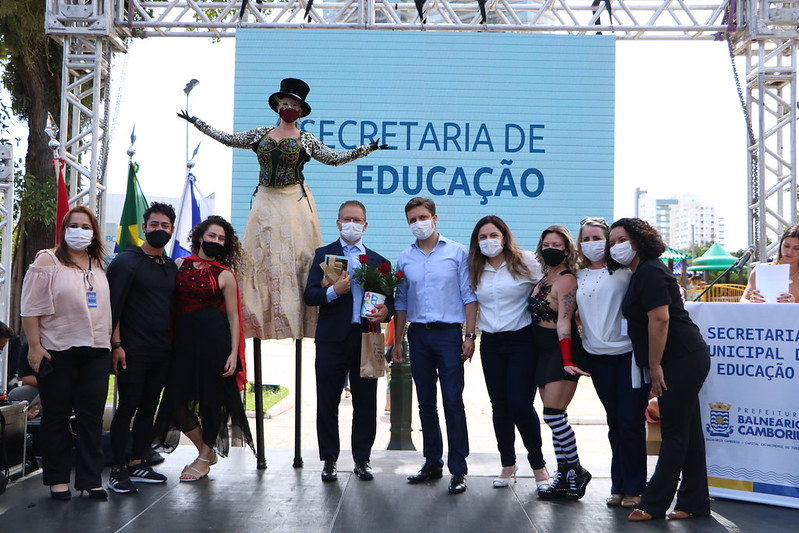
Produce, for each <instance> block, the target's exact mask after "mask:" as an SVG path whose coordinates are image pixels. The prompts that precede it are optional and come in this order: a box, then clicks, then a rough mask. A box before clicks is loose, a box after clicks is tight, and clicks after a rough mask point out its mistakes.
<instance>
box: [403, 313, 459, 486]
mask: <svg viewBox="0 0 799 533" xmlns="http://www.w3.org/2000/svg"><path fill="white" fill-rule="evenodd" d="M408 344H409V348H410V360H411V375H412V376H413V381H414V383H415V384H416V396H417V398H418V400H419V418H420V419H421V421H422V439H423V454H424V457H425V462H426V463H427V464H439V465H442V464H443V461H442V456H443V454H444V443H443V440H442V438H441V425H440V424H439V421H438V407H437V406H436V392H437V391H436V381H437V380H439V379H440V380H441V397H442V401H443V404H444V419H445V420H446V422H447V443H448V445H449V450H448V454H447V467H448V468H449V471H450V473H451V474H466V473H467V467H466V457H467V456H468V455H469V435H468V433H467V430H466V411H465V410H464V408H463V361H461V345H462V344H463V339H462V338H461V331H460V329H458V328H455V327H452V328H447V329H426V328H425V327H424V326H423V325H419V324H411V325H410V327H409V328H408Z"/></svg>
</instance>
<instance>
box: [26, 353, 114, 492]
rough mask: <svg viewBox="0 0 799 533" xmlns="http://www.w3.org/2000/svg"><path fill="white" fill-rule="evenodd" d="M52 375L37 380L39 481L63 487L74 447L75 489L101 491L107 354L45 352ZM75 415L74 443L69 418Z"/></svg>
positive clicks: (109, 366) (66, 479)
mask: <svg viewBox="0 0 799 533" xmlns="http://www.w3.org/2000/svg"><path fill="white" fill-rule="evenodd" d="M48 351H49V353H50V355H51V356H52V357H53V359H52V365H53V371H52V372H51V373H49V374H48V375H46V376H38V381H39V395H40V397H41V400H42V407H43V409H42V411H43V414H42V426H41V430H40V431H41V437H42V438H41V441H42V445H43V449H42V467H43V473H42V481H43V482H44V484H45V485H59V484H61V483H69V478H70V471H71V470H72V461H71V459H72V448H73V445H74V447H75V448H76V451H77V453H76V461H77V464H76V466H75V489H77V490H85V489H93V488H95V487H100V486H102V484H103V483H102V479H101V477H100V474H101V473H102V471H103V450H102V444H101V437H102V432H103V411H104V410H105V399H106V396H107V395H108V373H109V370H110V369H111V353H110V351H109V350H106V349H104V348H89V347H85V346H82V347H76V348H70V349H68V350H64V351H53V350H48ZM73 412H74V414H75V425H74V429H75V438H74V439H73V435H72V429H71V428H70V423H69V420H70V417H71V416H72V414H73Z"/></svg>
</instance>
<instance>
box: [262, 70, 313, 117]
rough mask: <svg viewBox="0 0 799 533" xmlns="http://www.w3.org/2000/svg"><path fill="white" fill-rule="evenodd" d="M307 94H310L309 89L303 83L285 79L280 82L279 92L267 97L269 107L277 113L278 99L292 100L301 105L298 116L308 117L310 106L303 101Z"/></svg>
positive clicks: (294, 79)
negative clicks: (287, 98)
mask: <svg viewBox="0 0 799 533" xmlns="http://www.w3.org/2000/svg"><path fill="white" fill-rule="evenodd" d="M309 92H311V88H310V87H308V84H307V83H305V82H304V81H302V80H298V79H297V78H286V79H284V80H282V81H281V82H280V90H279V91H278V92H276V93H273V94H272V95H270V96H269V107H271V108H272V111H274V112H275V113H277V99H278V98H285V97H289V98H294V99H295V100H297V101H299V102H300V104H301V105H302V114H301V115H300V116H301V117H305V116H308V115H310V114H311V106H309V105H308V103H307V102H306V101H305V97H306V96H308V93H309Z"/></svg>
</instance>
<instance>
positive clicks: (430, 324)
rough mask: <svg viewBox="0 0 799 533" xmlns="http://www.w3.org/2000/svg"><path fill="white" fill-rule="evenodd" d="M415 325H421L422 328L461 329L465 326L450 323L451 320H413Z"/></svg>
mask: <svg viewBox="0 0 799 533" xmlns="http://www.w3.org/2000/svg"><path fill="white" fill-rule="evenodd" d="M413 326H419V327H420V328H424V329H451V328H456V329H461V328H462V327H463V324H450V323H449V322H428V323H426V324H423V323H421V322H413V323H412V324H411V327H413Z"/></svg>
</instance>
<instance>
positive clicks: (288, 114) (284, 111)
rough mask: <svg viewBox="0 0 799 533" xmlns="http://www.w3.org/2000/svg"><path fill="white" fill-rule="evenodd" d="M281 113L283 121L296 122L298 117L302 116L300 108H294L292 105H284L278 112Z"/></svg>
mask: <svg viewBox="0 0 799 533" xmlns="http://www.w3.org/2000/svg"><path fill="white" fill-rule="evenodd" d="M277 114H278V115H280V119H281V120H282V121H283V122H296V121H297V119H298V118H300V110H299V109H292V108H290V107H283V108H281V109H280V110H279V111H278V112H277Z"/></svg>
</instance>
